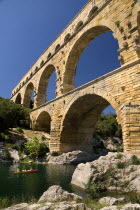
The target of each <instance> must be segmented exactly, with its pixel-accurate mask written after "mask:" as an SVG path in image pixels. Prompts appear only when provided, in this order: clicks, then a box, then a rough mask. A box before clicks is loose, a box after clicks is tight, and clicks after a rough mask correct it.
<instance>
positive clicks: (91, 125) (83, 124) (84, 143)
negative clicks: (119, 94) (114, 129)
mask: <svg viewBox="0 0 140 210" xmlns="http://www.w3.org/2000/svg"><path fill="white" fill-rule="evenodd" d="M109 105H110V103H109V102H108V101H107V100H106V99H104V98H103V97H101V96H99V95H96V94H94V93H93V94H90V93H87V94H83V95H82V96H80V97H78V98H76V99H75V100H73V101H72V103H71V104H70V105H69V106H68V108H66V112H65V113H64V118H63V120H62V125H61V129H62V131H61V137H60V148H61V149H60V150H61V151H62V152H69V151H73V150H78V149H80V150H84V151H88V152H93V134H94V130H95V126H96V122H97V120H98V118H99V116H100V115H101V113H102V112H103V110H104V109H105V108H106V107H108V106H109ZM111 105H112V104H111ZM114 105H115V104H114ZM113 108H114V109H115V107H113ZM116 111H117V110H116Z"/></svg>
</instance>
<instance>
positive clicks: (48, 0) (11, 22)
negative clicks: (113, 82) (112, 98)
mask: <svg viewBox="0 0 140 210" xmlns="http://www.w3.org/2000/svg"><path fill="white" fill-rule="evenodd" d="M86 3H87V0H0V69H1V70H0V75H1V76H0V96H2V97H5V98H9V97H10V95H11V91H12V89H13V88H14V87H15V86H16V84H17V83H18V82H19V80H20V79H21V78H22V77H23V76H24V74H25V73H26V71H27V70H28V69H29V68H30V67H31V66H32V64H33V63H34V62H35V61H36V60H37V58H38V57H39V56H40V55H41V53H42V52H43V51H44V50H45V49H46V48H47V47H48V46H49V45H50V44H51V42H52V41H53V40H54V39H55V38H56V36H57V35H59V33H60V32H61V31H62V30H63V29H64V27H65V26H66V25H67V24H68V23H69V22H70V20H71V19H72V18H73V17H74V16H75V15H76V14H77V13H78V12H79V11H80V9H81V8H82V7H83V6H84V5H85V4H86ZM117 49H118V43H117V41H116V40H115V39H114V38H113V36H112V34H111V33H106V34H103V35H101V36H99V37H98V38H97V39H95V40H94V41H93V42H92V43H91V44H90V45H89V46H88V48H87V49H86V50H85V51H84V53H83V55H82V56H81V59H80V61H79V64H78V68H77V74H76V77H75V85H76V87H78V86H80V85H82V84H84V83H86V82H89V81H91V80H92V79H95V78H97V77H99V76H101V75H103V74H105V73H107V72H109V71H111V70H114V69H116V68H118V67H119V66H120V63H119V61H118V59H117V57H118V53H117ZM101 59H102V62H101ZM54 77H55V75H52V77H51V79H50V82H49V87H51V88H50V90H49V92H48V100H50V99H52V98H53V97H54V95H53V92H54V91H53V89H54V88H53V86H54V85H55V82H54Z"/></svg>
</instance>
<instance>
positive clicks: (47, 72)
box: [37, 65, 55, 106]
mask: <svg viewBox="0 0 140 210" xmlns="http://www.w3.org/2000/svg"><path fill="white" fill-rule="evenodd" d="M54 71H55V67H54V66H53V65H49V66H47V67H46V68H45V69H44V71H43V73H42V75H41V77H40V80H39V85H38V91H37V106H40V105H42V104H44V103H46V90H47V87H48V82H49V79H50V77H51V75H52V73H53V72H54Z"/></svg>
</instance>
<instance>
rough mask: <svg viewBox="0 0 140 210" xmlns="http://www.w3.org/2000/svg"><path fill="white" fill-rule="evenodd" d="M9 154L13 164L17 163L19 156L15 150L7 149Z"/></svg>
mask: <svg viewBox="0 0 140 210" xmlns="http://www.w3.org/2000/svg"><path fill="white" fill-rule="evenodd" d="M9 153H10V156H11V158H12V159H13V161H14V162H19V160H20V158H19V154H18V151H17V150H16V149H9Z"/></svg>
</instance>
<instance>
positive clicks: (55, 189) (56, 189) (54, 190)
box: [39, 185, 82, 202]
mask: <svg viewBox="0 0 140 210" xmlns="http://www.w3.org/2000/svg"><path fill="white" fill-rule="evenodd" d="M81 200H82V198H81V197H80V196H78V195H75V194H74V193H68V192H67V191H65V190H63V189H62V188H61V187H60V186H58V185H54V186H52V187H50V188H49V189H48V190H47V191H46V192H44V193H43V195H42V196H41V197H40V199H39V202H61V201H81Z"/></svg>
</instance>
